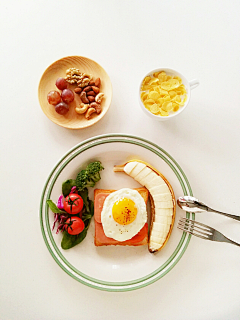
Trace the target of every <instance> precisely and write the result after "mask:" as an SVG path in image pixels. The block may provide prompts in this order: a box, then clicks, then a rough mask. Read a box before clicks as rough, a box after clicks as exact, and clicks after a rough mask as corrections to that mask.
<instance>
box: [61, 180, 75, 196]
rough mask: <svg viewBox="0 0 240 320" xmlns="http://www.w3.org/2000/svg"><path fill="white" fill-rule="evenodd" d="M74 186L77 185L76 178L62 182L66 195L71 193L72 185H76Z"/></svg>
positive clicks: (63, 191)
mask: <svg viewBox="0 0 240 320" xmlns="http://www.w3.org/2000/svg"><path fill="white" fill-rule="evenodd" d="M74 186H76V180H74V179H68V180H66V181H64V182H63V184H62V194H63V195H64V197H66V196H67V195H69V193H70V192H71V189H72V187H74Z"/></svg>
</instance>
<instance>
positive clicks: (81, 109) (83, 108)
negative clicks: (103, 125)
mask: <svg viewBox="0 0 240 320" xmlns="http://www.w3.org/2000/svg"><path fill="white" fill-rule="evenodd" d="M88 108H89V104H85V103H81V104H80V106H79V107H76V108H75V111H76V112H77V113H79V114H83V113H85V112H86V111H87V109H88Z"/></svg>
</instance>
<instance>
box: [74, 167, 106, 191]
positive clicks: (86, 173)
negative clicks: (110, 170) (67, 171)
mask: <svg viewBox="0 0 240 320" xmlns="http://www.w3.org/2000/svg"><path fill="white" fill-rule="evenodd" d="M103 169H104V168H103V166H102V164H101V162H100V161H95V162H91V163H89V165H88V166H87V168H86V169H85V170H81V171H80V172H79V174H78V175H77V178H76V185H77V188H78V190H79V191H81V190H83V189H85V188H89V187H91V188H92V187H94V186H95V184H96V182H98V181H99V180H100V179H101V176H100V171H101V170H103Z"/></svg>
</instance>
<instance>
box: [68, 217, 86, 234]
mask: <svg viewBox="0 0 240 320" xmlns="http://www.w3.org/2000/svg"><path fill="white" fill-rule="evenodd" d="M84 228H85V225H84V222H83V221H82V219H80V218H78V217H71V218H69V219H67V221H66V227H65V230H66V231H67V232H68V233H69V234H72V235H76V234H79V233H81V232H82V231H83V229H84Z"/></svg>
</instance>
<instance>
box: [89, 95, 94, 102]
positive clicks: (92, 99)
mask: <svg viewBox="0 0 240 320" xmlns="http://www.w3.org/2000/svg"><path fill="white" fill-rule="evenodd" d="M87 98H88V100H89V102H94V101H95V97H94V96H88V97H87Z"/></svg>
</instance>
